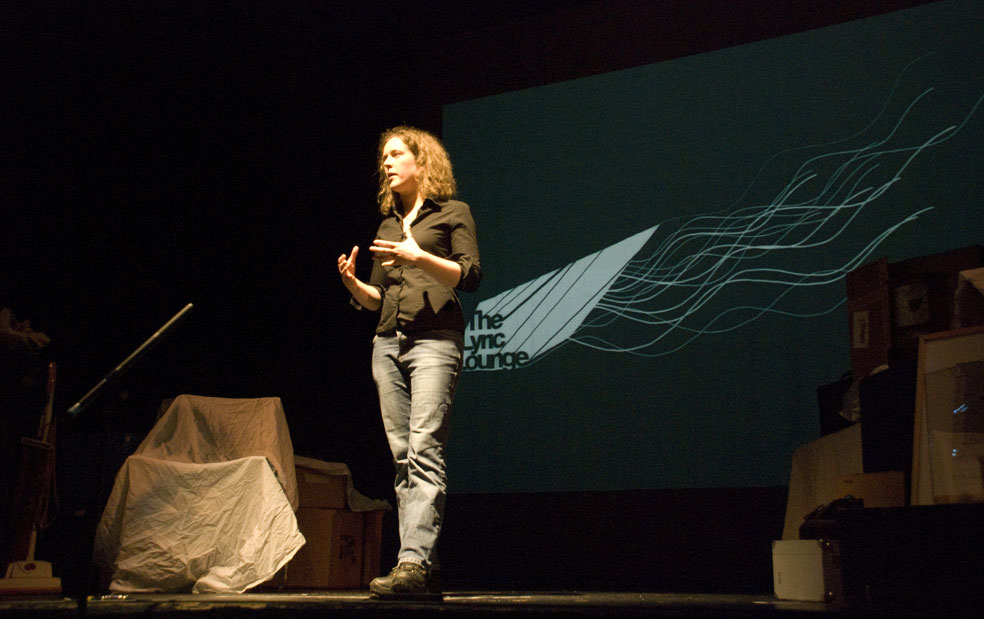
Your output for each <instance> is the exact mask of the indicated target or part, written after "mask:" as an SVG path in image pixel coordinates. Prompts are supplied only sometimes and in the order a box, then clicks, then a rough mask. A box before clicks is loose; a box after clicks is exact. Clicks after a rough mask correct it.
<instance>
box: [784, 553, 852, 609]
mask: <svg viewBox="0 0 984 619" xmlns="http://www.w3.org/2000/svg"><path fill="white" fill-rule="evenodd" d="M772 581H773V586H774V588H775V593H776V597H777V598H778V599H780V600H798V601H805V602H839V603H843V602H844V585H843V574H842V569H841V560H840V547H839V545H838V543H837V542H836V541H827V540H816V539H790V540H776V541H774V542H772Z"/></svg>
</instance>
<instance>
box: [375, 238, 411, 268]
mask: <svg viewBox="0 0 984 619" xmlns="http://www.w3.org/2000/svg"><path fill="white" fill-rule="evenodd" d="M369 251H371V252H373V255H374V257H375V258H376V260H381V261H382V264H383V266H384V267H391V266H396V265H398V264H399V265H411V264H416V263H417V261H418V260H419V259H420V257H421V256H422V255H423V253H424V250H422V249H420V245H417V241H415V240H414V238H413V233H412V232H410V231H407V238H406V239H404V240H402V241H400V242H399V243H397V242H396V241H384V240H383V239H376V240H374V241H373V242H372V247H370V248H369Z"/></svg>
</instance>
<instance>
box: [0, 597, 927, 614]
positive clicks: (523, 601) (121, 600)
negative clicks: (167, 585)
mask: <svg viewBox="0 0 984 619" xmlns="http://www.w3.org/2000/svg"><path fill="white" fill-rule="evenodd" d="M896 610H898V609H894V610H893V612H892V616H910V615H907V614H906V613H904V612H903V613H897V612H895V611H896ZM135 616H141V617H189V618H203V617H245V616H248V617H251V618H252V617H257V618H259V617H292V618H295V617H297V618H305V617H324V618H331V617H345V618H356V617H359V618H375V617H396V616H412V617H473V618H478V617H499V618H501V617H509V616H520V617H529V616H535V617H543V618H551V617H557V618H560V617H828V616H829V617H865V616H872V617H874V616H884V614H883V612H879V611H877V610H870V611H866V610H864V609H857V608H848V607H842V606H838V605H835V604H827V603H823V602H788V601H781V600H777V599H775V597H773V596H769V595H748V594H735V595H731V594H720V593H714V594H695V593H610V592H605V593H602V592H491V591H454V592H447V593H445V595H444V601H443V602H392V601H379V600H373V599H370V598H369V596H368V594H367V593H366V592H365V591H332V592H326V591H319V592H310V593H303V592H296V593H244V594H239V595H235V594H221V595H218V594H200V595H195V594H130V595H108V596H90V597H89V598H87V599H85V600H73V599H71V598H64V597H59V596H55V597H47V598H46V597H36V598H21V599H13V598H0V617H3V618H7V617H135ZM911 616H913V617H915V616H922V615H917V614H913V615H911Z"/></svg>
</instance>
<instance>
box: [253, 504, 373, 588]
mask: <svg viewBox="0 0 984 619" xmlns="http://www.w3.org/2000/svg"><path fill="white" fill-rule="evenodd" d="M297 525H298V528H299V529H300V531H301V533H302V534H303V535H304V538H305V539H306V540H307V543H306V544H304V546H303V547H302V548H301V549H300V550H298V551H297V554H296V555H294V558H293V559H291V560H290V562H289V563H287V565H285V566H284V568H283V569H281V570H280V571H279V572H278V573H277V574H276V575H275V576H274V577H273V578H272V579H271V580H270V581H269V582H268V583H266V584H265V585H264V588H266V589H364V588H366V587H368V586H369V581H371V580H372V579H373V578H375V577H376V576H379V574H380V572H379V556H380V548H381V546H382V530H383V512H382V511H370V512H353V511H349V510H347V509H324V508H318V507H302V508H300V509H298V510H297Z"/></svg>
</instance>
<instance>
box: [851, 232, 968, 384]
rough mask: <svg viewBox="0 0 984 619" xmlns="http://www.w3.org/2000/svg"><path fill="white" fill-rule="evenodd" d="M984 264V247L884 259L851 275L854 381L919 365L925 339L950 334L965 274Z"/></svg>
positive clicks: (867, 265) (869, 264) (859, 268)
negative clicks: (897, 366) (880, 370)
mask: <svg viewBox="0 0 984 619" xmlns="http://www.w3.org/2000/svg"><path fill="white" fill-rule="evenodd" d="M981 266H984V247H982V246H980V245H972V246H970V247H964V248H961V249H954V250H951V251H947V252H942V253H938V254H932V255H929V256H922V257H919V258H912V259H910V260H905V261H903V262H898V263H889V262H888V261H887V260H885V259H884V258H882V259H880V260H876V261H874V262H871V263H868V264H866V265H863V266H861V267H858V268H857V269H855V270H853V271H851V272H850V273H848V274H847V277H846V278H845V279H846V284H847V306H848V312H849V322H850V333H851V336H850V337H851V365H852V368H853V377H854V379H855V380H859V379H861V378H864V377H865V376H868V375H870V374H871V372H872V371H873V370H874V369H875V368H877V367H879V366H881V365H886V364H887V365H892V364H894V363H897V362H899V361H914V360H915V359H916V357H917V354H918V346H919V336H920V335H922V334H925V333H934V332H937V331H945V330H947V329H948V328H949V327H950V324H951V321H952V316H953V311H954V293H955V291H956V289H957V285H958V274H959V272H960V271H964V270H967V269H975V268H978V267H981Z"/></svg>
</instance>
